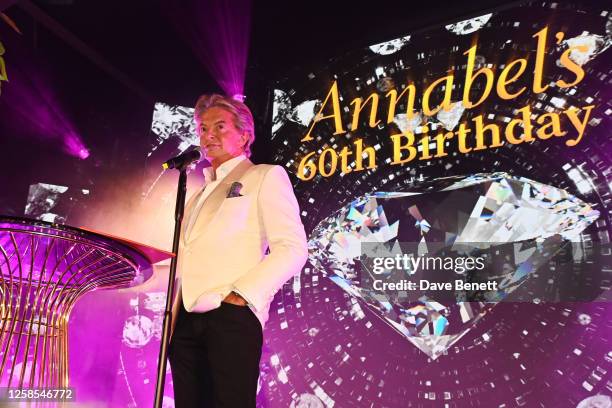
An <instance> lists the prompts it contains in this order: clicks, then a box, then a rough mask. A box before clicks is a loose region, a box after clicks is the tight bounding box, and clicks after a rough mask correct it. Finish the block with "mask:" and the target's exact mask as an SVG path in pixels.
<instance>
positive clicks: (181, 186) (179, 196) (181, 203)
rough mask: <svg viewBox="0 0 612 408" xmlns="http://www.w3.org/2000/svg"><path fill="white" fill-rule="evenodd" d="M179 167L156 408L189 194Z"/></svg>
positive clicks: (184, 169)
mask: <svg viewBox="0 0 612 408" xmlns="http://www.w3.org/2000/svg"><path fill="white" fill-rule="evenodd" d="M188 166H189V165H188V164H187V165H183V166H180V167H177V170H179V171H180V173H179V181H178V189H177V192H176V206H175V207H174V238H173V240H172V253H173V254H174V257H172V259H171V261H170V273H169V275H168V292H167V295H166V309H165V311H164V325H163V330H162V335H161V345H160V350H159V360H158V363H157V382H156V386H155V408H162V401H163V399H164V385H165V382H166V364H167V357H168V345H169V342H170V328H171V327H172V300H173V299H174V296H173V295H174V280H175V278H176V266H177V260H178V249H179V243H180V236H181V225H182V223H183V214H184V211H185V196H186V194H187V167H188Z"/></svg>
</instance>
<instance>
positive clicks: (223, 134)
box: [169, 95, 307, 408]
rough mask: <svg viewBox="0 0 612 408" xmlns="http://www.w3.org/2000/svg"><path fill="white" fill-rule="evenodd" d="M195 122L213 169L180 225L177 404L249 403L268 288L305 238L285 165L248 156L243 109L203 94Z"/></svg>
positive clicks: (301, 257) (295, 266) (298, 264)
mask: <svg viewBox="0 0 612 408" xmlns="http://www.w3.org/2000/svg"><path fill="white" fill-rule="evenodd" d="M195 122H196V127H197V131H198V133H199V136H200V146H201V148H202V152H203V154H204V156H205V157H206V158H207V159H208V161H209V162H210V163H211V164H212V167H210V168H207V169H206V170H205V185H204V187H203V188H202V189H201V190H200V191H198V192H197V193H195V194H194V195H193V196H192V197H191V199H190V200H189V202H188V203H187V205H186V208H185V217H184V219H183V225H182V227H183V228H182V233H181V245H180V250H179V254H178V277H179V284H178V287H177V288H178V289H177V292H176V296H175V301H174V307H173V316H174V318H173V323H174V329H173V332H172V338H171V342H170V348H169V359H170V364H171V368H172V378H173V383H174V393H175V406H176V407H177V408H190V407H235V408H247V407H255V396H256V392H257V379H258V376H259V359H260V357H261V346H262V342H263V337H262V329H263V327H264V325H265V323H266V320H267V319H268V310H269V308H270V303H271V301H272V299H273V297H274V294H275V293H276V292H277V291H278V290H279V289H280V287H281V286H282V285H283V283H285V282H286V281H287V280H288V279H290V278H291V277H293V276H294V275H296V274H298V273H299V272H300V270H301V269H302V267H303V265H304V263H305V262H306V257H307V246H306V235H305V233H304V227H303V225H302V222H301V220H300V215H299V207H298V203H297V200H296V198H295V195H294V193H293V189H292V187H291V183H290V181H289V178H288V176H287V173H286V172H285V170H284V169H283V168H282V167H280V166H272V165H254V164H253V163H251V161H250V160H249V159H248V156H249V155H250V146H251V144H252V142H253V141H254V139H255V134H254V124H253V116H252V114H251V112H250V110H249V109H248V107H247V106H246V105H245V104H243V103H242V102H240V101H237V100H234V99H231V98H228V97H224V96H221V95H204V96H202V97H200V98H199V99H198V102H197V104H196V107H195ZM268 249H269V253H267V252H268Z"/></svg>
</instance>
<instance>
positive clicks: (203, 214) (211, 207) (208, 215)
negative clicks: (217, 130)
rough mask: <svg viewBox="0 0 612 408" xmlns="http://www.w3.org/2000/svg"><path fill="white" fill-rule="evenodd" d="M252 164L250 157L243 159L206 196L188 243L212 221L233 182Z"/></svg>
mask: <svg viewBox="0 0 612 408" xmlns="http://www.w3.org/2000/svg"><path fill="white" fill-rule="evenodd" d="M252 166H253V163H252V162H251V161H250V160H249V159H245V160H243V161H241V162H240V163H239V164H238V165H237V166H236V167H234V169H233V170H232V171H231V172H230V173H229V174H228V175H227V176H225V177H224V178H223V180H221V182H220V183H219V184H218V185H217V186H216V187H215V189H214V190H213V191H212V192H211V193H210V194H209V195H208V197H206V199H205V200H204V203H203V204H202V207H201V208H200V212H199V214H195V216H196V217H197V218H196V220H195V223H194V225H193V227H192V228H191V231H189V236H186V242H187V243H189V242H191V241H193V240H195V239H196V238H197V237H199V236H200V235H201V234H202V232H203V231H204V229H205V228H206V226H207V225H208V223H210V221H212V219H213V218H214V217H215V215H216V214H217V212H218V211H219V207H221V203H223V200H225V198H226V195H227V192H228V191H229V188H230V186H231V185H232V183H233V182H235V181H238V180H239V179H240V178H241V177H242V176H243V175H244V174H245V173H246V172H247V171H248V170H249V169H250V168H251V167H252ZM198 197H199V195H198ZM196 202H197V201H196ZM191 210H193V209H191ZM185 232H187V231H185Z"/></svg>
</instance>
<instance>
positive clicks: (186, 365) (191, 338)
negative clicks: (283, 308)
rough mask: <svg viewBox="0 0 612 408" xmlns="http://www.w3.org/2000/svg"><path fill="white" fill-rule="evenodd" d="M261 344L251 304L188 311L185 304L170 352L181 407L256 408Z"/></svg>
mask: <svg viewBox="0 0 612 408" xmlns="http://www.w3.org/2000/svg"><path fill="white" fill-rule="evenodd" d="M262 341H263V336H262V330H261V324H260V323H259V319H257V316H255V314H254V313H253V312H252V311H251V310H250V309H249V308H248V307H247V306H237V305H233V304H231V303H225V302H223V303H221V307H219V308H218V309H214V310H211V311H209V312H206V313H189V312H187V311H186V310H185V308H184V307H183V305H182V304H181V310H180V312H179V315H178V317H177V322H176V327H175V329H174V334H173V336H172V341H171V342H170V349H169V352H168V357H169V360H170V366H171V368H172V382H173V383H174V403H175V406H176V408H192V407H193V408H195V407H197V408H201V407H206V408H208V407H214V408H249V407H253V408H254V407H255V396H256V394H257V378H258V377H259V359H260V357H261V346H262Z"/></svg>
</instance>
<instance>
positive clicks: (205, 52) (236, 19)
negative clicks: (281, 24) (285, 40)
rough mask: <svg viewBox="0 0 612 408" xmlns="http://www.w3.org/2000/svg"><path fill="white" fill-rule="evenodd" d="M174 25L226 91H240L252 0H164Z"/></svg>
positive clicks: (229, 92)
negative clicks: (188, 1) (184, 3)
mask: <svg viewBox="0 0 612 408" xmlns="http://www.w3.org/2000/svg"><path fill="white" fill-rule="evenodd" d="M165 6H166V7H167V8H168V14H169V15H170V16H171V18H172V21H173V23H174V25H175V26H176V27H177V29H178V30H179V32H180V33H181V34H182V35H183V36H184V38H185V40H186V41H187V42H188V43H189V45H190V46H191V48H192V50H193V52H194V54H195V55H196V56H197V58H198V59H199V60H200V62H201V63H202V64H203V65H204V66H205V67H206V69H207V70H208V71H209V73H210V74H211V76H212V77H213V78H214V79H215V80H216V81H217V83H218V84H219V86H220V87H221V89H223V91H224V92H225V93H226V94H227V95H243V94H244V82H245V75H246V63H247V56H248V52H249V35H250V28H251V1H250V0H237V1H232V2H228V1H223V0H212V1H205V2H194V4H192V5H190V6H188V7H181V6H180V5H178V4H177V3H174V2H172V3H171V2H166V4H165Z"/></svg>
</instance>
